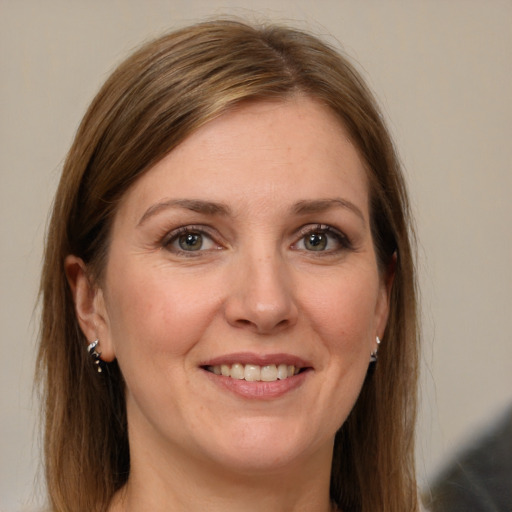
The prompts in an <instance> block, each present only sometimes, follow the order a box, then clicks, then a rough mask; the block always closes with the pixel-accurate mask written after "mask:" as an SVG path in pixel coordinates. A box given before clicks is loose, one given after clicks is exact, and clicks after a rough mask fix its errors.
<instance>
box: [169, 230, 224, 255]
mask: <svg viewBox="0 0 512 512" xmlns="http://www.w3.org/2000/svg"><path fill="white" fill-rule="evenodd" d="M212 232H213V230H212V229H211V228H210V227H209V226H205V225H204V224H201V225H194V224H187V225H185V226H179V227H177V228H175V229H172V230H171V231H169V232H167V233H166V234H165V236H164V237H163V238H162V241H161V247H162V248H163V249H166V250H168V251H169V252H172V253H174V254H180V255H185V256H199V255H200V254H201V253H204V252H208V251H212V250H219V249H222V248H223V245H222V244H221V243H219V242H218V238H219V237H218V236H215V235H214V234H213V233H212ZM189 233H194V234H200V235H201V236H203V237H205V238H208V239H209V240H211V242H212V244H213V245H214V246H215V247H214V248H213V249H199V250H197V251H184V250H181V249H178V248H176V247H172V244H173V243H174V242H175V241H176V240H178V238H179V237H180V236H183V235H186V234H189Z"/></svg>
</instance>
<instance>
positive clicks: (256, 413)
mask: <svg viewBox="0 0 512 512" xmlns="http://www.w3.org/2000/svg"><path fill="white" fill-rule="evenodd" d="M387 281H389V280H387V279H385V278H384V277H383V276H381V275H380V274H379V272H378V269H377V262H376V256H375V251H374V247H373V243H372V237H371V231H370V219H369V207H368V185H367V180H366V175H365V170H364V164H363V162H362V161H361V158H360V157H359V155H358V152H357V150H356V148H355V147H354V145H353V144H352V142H351V141H350V139H349V137H348V135H347V133H346V131H345V130H344V129H343V127H342V126H341V125H340V123H339V122H338V121H337V120H336V118H335V117H334V116H333V115H332V114H331V113H330V112H329V111H328V110H327V109H326V108H324V107H322V106H320V105H319V104H318V103H316V102H313V101H312V100H309V99H307V98H304V97H302V98H300V97H299V98H295V99H293V100H290V101H287V102H275V103H266V102H260V103H255V104H250V105H246V106H242V107H240V108H239V109H237V110H236V111H233V112H230V113H227V114H225V115H223V116H222V117H220V118H219V119H217V120H214V121H212V122H210V123H208V124H207V125H205V126H204V127H202V128H201V129H200V130H198V131H197V132H196V133H194V134H193V135H192V136H191V137H189V138H188V139H187V140H185V141H184V142H183V143H182V144H181V145H180V146H179V147H178V148H176V149H175V150H173V151H172V152H171V153H169V154H168V155H167V156H166V157H165V158H164V159H163V160H162V161H160V162H159V163H158V164H157V165H155V166H154V167H153V168H152V169H150V170H149V171H148V172H147V173H146V174H144V175H143V176H142V177H141V178H140V179H139V180H138V181H137V182H136V183H135V184H134V186H133V187H132V188H131V189H130V190H129V191H128V192H127V193H126V195H125V196H124V198H123V199H122V201H121V203H120V206H119V209H118V212H117V214H116V217H115V220H114V224H113V229H112V237H111V245H110V253H109V258H108V263H107V268H106V272H105V279H104V281H103V287H102V289H101V291H100V292H98V293H99V298H100V299H101V300H97V301H96V305H97V313H98V318H99V319H100V320H99V321H98V324H97V328H98V335H99V338H100V343H101V348H102V350H103V353H104V355H107V357H108V356H109V355H110V356H111V357H113V356H115V357H117V359H118V362H119V365H120V367H121V370H122V373H123V375H124V378H125V381H126V400H127V410H128V424H129V433H130V443H131V451H132V457H138V456H142V455H141V454H142V453H151V454H152V455H151V456H152V457H155V456H156V457H159V456H160V455H162V456H165V457H168V456H170V455H172V456H173V457H182V458H186V460H187V461H189V462H190V461H191V460H197V461H201V462H202V463H208V462H210V463H215V464H217V465H219V464H221V465H224V466H226V467H229V468H235V469H236V470H238V471H244V470H246V471H258V470H264V469H267V470H268V468H276V467H285V466H287V465H290V464H292V463H297V462H300V461H306V460H307V461H309V462H310V463H311V461H317V462H319V463H325V462H326V460H327V459H329V458H330V456H331V452H332V443H333V439H334V435H335V432H336V431H337V430H338V428H339V427H340V425H341V424H342V423H343V422H344V421H345V419H346V417H347V415H348V414H349V412H350V410H351V409H352V407H353V405H354V403H355V401H356V399H357V396H358V394H359V391H360V389H361V386H362V383H363V381H364V378H365V376H366V372H367V368H368V364H369V358H370V352H371V351H372V350H374V349H375V337H376V336H377V335H382V333H383V331H384V327H385V323H386V318H387V313H388V300H387V297H388V294H387V291H388V290H387V288H388V285H387ZM96 298H97V299H98V297H96ZM174 460H177V459H174Z"/></svg>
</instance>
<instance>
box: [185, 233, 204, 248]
mask: <svg viewBox="0 0 512 512" xmlns="http://www.w3.org/2000/svg"><path fill="white" fill-rule="evenodd" d="M179 244H180V247H181V248H182V249H183V250H185V251H197V250H198V249H200V248H201V246H202V245H203V240H202V237H201V235H200V234H197V233H187V234H186V235H183V236H182V237H180V240H179Z"/></svg>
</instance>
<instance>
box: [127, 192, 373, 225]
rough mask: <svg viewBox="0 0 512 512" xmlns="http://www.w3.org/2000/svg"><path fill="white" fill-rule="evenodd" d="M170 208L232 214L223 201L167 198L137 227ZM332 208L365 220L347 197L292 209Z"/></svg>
mask: <svg viewBox="0 0 512 512" xmlns="http://www.w3.org/2000/svg"><path fill="white" fill-rule="evenodd" d="M169 208H183V209H185V210H190V211H193V212H197V213H202V214H204V215H222V216H229V215H231V209H230V208H229V206H227V205H225V204H223V203H216V202H213V201H203V200H200V199H167V200H164V201H161V202H159V203H156V204H154V205H152V206H150V207H149V208H148V209H147V210H146V211H145V212H144V214H143V215H142V217H141V218H140V220H139V222H138V223H137V227H139V226H141V225H142V224H144V223H145V222H146V221H147V220H148V219H149V218H151V217H153V216H154V215H156V214H158V213H159V212H161V211H162V210H167V209H169ZM332 208H344V209H347V210H350V211H352V212H353V213H355V214H356V215H357V216H358V217H359V218H360V219H361V220H362V221H363V222H364V221H365V218H364V215H363V213H362V212H361V210H360V209H359V208H358V207H357V206H356V205H355V204H354V203H352V202H350V201H347V200H346V199H341V198H334V199H312V200H308V199H304V200H302V201H298V202H297V203H295V204H294V205H293V206H292V211H293V213H294V214H296V215H307V214H311V213H321V212H325V211H327V210H330V209H332Z"/></svg>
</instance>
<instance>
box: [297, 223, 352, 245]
mask: <svg viewBox="0 0 512 512" xmlns="http://www.w3.org/2000/svg"><path fill="white" fill-rule="evenodd" d="M301 235H302V237H301V238H300V239H299V240H298V241H297V242H296V243H295V244H294V245H293V248H294V249H298V250H301V251H313V252H336V251H340V250H342V249H348V248H350V247H351V245H350V241H349V240H348V238H347V237H346V236H345V235H344V234H343V233H341V232H340V231H338V230H337V229H335V228H333V227H331V226H326V225H323V224H318V225H316V226H305V227H304V228H302V229H301Z"/></svg>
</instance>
